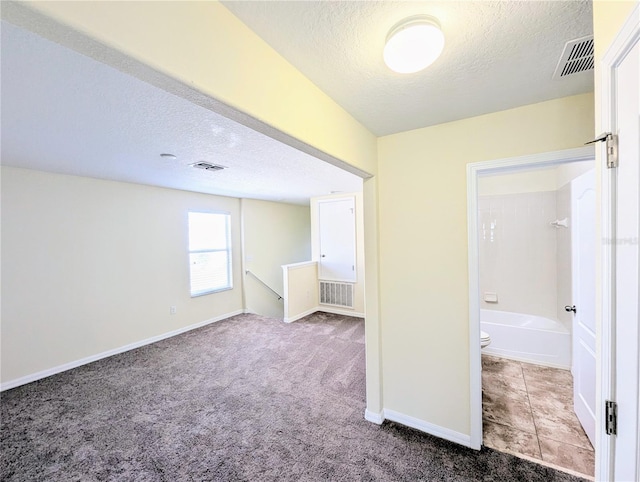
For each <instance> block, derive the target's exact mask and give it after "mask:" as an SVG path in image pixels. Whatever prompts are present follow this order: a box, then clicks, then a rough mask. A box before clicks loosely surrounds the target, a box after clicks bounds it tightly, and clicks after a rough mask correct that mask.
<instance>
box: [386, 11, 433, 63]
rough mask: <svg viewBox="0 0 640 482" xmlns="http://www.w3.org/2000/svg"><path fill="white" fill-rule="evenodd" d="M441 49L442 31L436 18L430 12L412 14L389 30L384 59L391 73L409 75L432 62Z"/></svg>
mask: <svg viewBox="0 0 640 482" xmlns="http://www.w3.org/2000/svg"><path fill="white" fill-rule="evenodd" d="M443 48H444V34H443V33H442V30H441V29H440V24H439V23H438V20H437V19H435V18H434V17H430V16H429V15H415V16H413V17H408V18H405V19H404V20H402V21H400V22H398V23H397V24H395V25H394V26H393V28H392V29H391V30H390V31H389V35H387V41H386V43H385V46H384V62H385V63H386V64H387V66H388V67H389V68H390V69H391V70H393V71H394V72H398V73H400V74H411V73H413V72H418V71H420V70H422V69H424V68H426V67H428V66H429V65H431V64H432V63H433V62H434V61H435V60H436V59H437V58H438V57H439V56H440V54H441V53H442V49H443Z"/></svg>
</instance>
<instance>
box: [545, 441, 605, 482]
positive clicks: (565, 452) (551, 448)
mask: <svg viewBox="0 0 640 482" xmlns="http://www.w3.org/2000/svg"><path fill="white" fill-rule="evenodd" d="M539 440H540V450H541V452H542V460H544V461H545V462H550V463H552V464H555V465H558V466H560V467H564V468H567V469H571V470H575V471H576V472H579V473H581V474H585V475H589V476H591V477H593V475H594V472H595V452H594V451H593V450H589V449H585V448H583V447H576V446H574V445H569V444H566V443H564V442H558V441H556V440H550V439H547V438H544V437H539Z"/></svg>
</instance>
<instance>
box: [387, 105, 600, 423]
mask: <svg viewBox="0 0 640 482" xmlns="http://www.w3.org/2000/svg"><path fill="white" fill-rule="evenodd" d="M592 131H593V96H592V95H589V94H584V95H578V96H574V97H568V98H563V99H557V100H553V101H549V102H543V103H540V104H534V105H528V106H524V107H520V108H517V109H511V110H507V111H503V112H496V113H493V114H488V115H484V116H480V117H475V118H470V119H464V120H461V121H457V122H451V123H448V124H442V125H437V126H433V127H427V128H424V129H417V130H414V131H410V132H403V133H399V134H395V135H391V136H387V137H383V138H380V139H379V141H378V147H379V152H378V155H379V165H378V173H379V176H378V183H379V198H378V201H379V206H378V209H379V219H378V222H379V236H380V239H379V243H380V244H379V250H380V253H379V262H380V318H381V339H382V360H383V366H382V384H383V387H384V394H383V395H384V407H385V408H386V409H391V410H394V411H397V412H400V413H403V414H406V415H409V416H412V417H414V418H416V419H419V420H423V421H427V422H430V423H432V424H434V425H436V426H440V427H444V428H446V429H448V430H452V431H455V432H458V433H462V434H469V433H470V404H469V400H470V394H469V376H470V375H469V355H468V336H469V330H468V323H469V321H468V306H469V305H468V272H467V230H466V225H467V209H466V202H467V201H466V189H467V186H466V165H467V164H468V163H470V162H478V161H488V160H493V159H500V158H506V157H514V156H520V155H527V154H534V153H540V152H547V151H554V150H559V149H567V148H573V147H579V146H581V145H582V144H583V143H584V141H585V139H586V138H588V137H589V136H590V135H591V134H592Z"/></svg>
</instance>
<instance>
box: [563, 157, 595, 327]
mask: <svg viewBox="0 0 640 482" xmlns="http://www.w3.org/2000/svg"><path fill="white" fill-rule="evenodd" d="M576 164H587V165H588V166H589V167H592V163H576ZM556 215H557V216H558V218H559V219H562V218H568V219H569V228H568V229H563V228H558V229H556V263H555V265H556V280H557V295H558V296H557V305H556V313H557V315H556V319H557V320H558V321H559V322H560V323H562V324H563V325H564V326H565V328H567V330H569V332H573V313H570V312H567V311H565V309H564V307H565V305H573V303H574V300H573V292H572V291H573V287H572V280H573V276H572V274H571V183H570V182H568V183H567V184H565V185H563V186H561V187H560V188H558V190H557V191H556Z"/></svg>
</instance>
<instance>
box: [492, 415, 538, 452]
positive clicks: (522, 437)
mask: <svg viewBox="0 0 640 482" xmlns="http://www.w3.org/2000/svg"><path fill="white" fill-rule="evenodd" d="M483 431H484V437H483V442H484V445H486V446H487V447H491V448H493V449H496V450H508V451H510V452H515V453H517V454H523V455H528V456H529V457H535V458H537V459H542V454H541V452H540V446H539V444H538V438H537V437H536V435H535V434H533V433H529V432H524V431H522V430H517V429H515V428H513V427H508V426H506V425H501V424H497V423H493V422H489V421H486V422H484V423H483Z"/></svg>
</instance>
